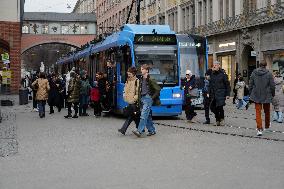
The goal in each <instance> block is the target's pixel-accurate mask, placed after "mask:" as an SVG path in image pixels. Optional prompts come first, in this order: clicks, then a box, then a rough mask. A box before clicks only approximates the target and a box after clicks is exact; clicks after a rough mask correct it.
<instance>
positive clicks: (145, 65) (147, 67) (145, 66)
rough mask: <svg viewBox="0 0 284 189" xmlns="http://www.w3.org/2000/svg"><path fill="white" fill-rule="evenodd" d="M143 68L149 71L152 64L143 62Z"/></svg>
mask: <svg viewBox="0 0 284 189" xmlns="http://www.w3.org/2000/svg"><path fill="white" fill-rule="evenodd" d="M141 68H142V69H144V70H147V71H148V72H149V70H150V66H149V65H148V64H143V65H142V66H141Z"/></svg>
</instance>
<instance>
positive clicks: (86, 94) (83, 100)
mask: <svg viewBox="0 0 284 189" xmlns="http://www.w3.org/2000/svg"><path fill="white" fill-rule="evenodd" d="M80 82H81V84H80V86H81V87H80V97H79V101H80V105H79V116H89V114H87V108H88V105H89V98H90V90H91V85H90V83H89V79H88V77H87V74H86V72H85V71H83V73H82V75H81V81H80Z"/></svg>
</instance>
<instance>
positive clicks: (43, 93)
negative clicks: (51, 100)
mask: <svg viewBox="0 0 284 189" xmlns="http://www.w3.org/2000/svg"><path fill="white" fill-rule="evenodd" d="M35 85H38V89H37V92H36V100H47V99H48V91H49V89H50V87H49V82H48V80H47V79H43V78H39V79H36V80H35V81H34V82H33V83H32V86H33V87H35Z"/></svg>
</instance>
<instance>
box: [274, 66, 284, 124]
mask: <svg viewBox="0 0 284 189" xmlns="http://www.w3.org/2000/svg"><path fill="white" fill-rule="evenodd" d="M274 82H275V96H274V97H273V100H272V105H273V111H274V112H273V121H275V122H278V123H282V122H283V111H284V81H283V78H282V76H281V75H280V73H279V72H278V71H277V72H276V73H275V76H274Z"/></svg>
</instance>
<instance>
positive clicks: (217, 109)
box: [211, 99, 225, 121]
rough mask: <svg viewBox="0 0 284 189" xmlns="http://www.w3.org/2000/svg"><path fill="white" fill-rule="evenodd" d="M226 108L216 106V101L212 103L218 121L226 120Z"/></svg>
mask: <svg viewBox="0 0 284 189" xmlns="http://www.w3.org/2000/svg"><path fill="white" fill-rule="evenodd" d="M223 107H224V106H216V100H215V99H214V100H213V101H212V103H211V111H212V112H213V113H214V114H215V119H216V121H221V120H222V119H224V117H225V116H224V108H223Z"/></svg>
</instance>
